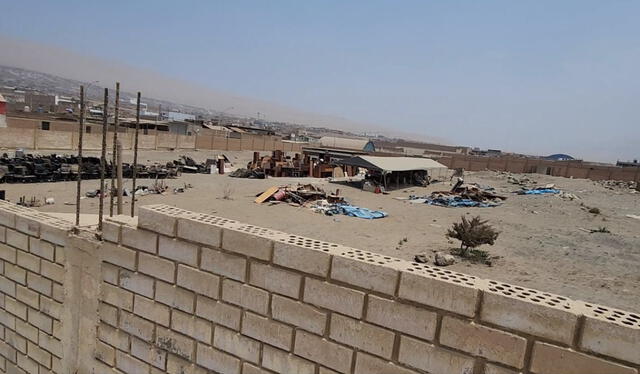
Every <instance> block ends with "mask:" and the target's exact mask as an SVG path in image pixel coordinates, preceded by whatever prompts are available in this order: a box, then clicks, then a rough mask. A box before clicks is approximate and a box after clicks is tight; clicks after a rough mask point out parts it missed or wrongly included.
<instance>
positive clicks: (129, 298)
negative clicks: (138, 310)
mask: <svg viewBox="0 0 640 374" xmlns="http://www.w3.org/2000/svg"><path fill="white" fill-rule="evenodd" d="M101 289H102V297H101V298H100V300H102V301H104V302H105V303H108V304H111V305H113V306H117V307H118V308H122V309H124V310H128V311H131V310H133V293H131V292H129V291H125V290H123V289H121V288H119V287H116V286H112V285H110V284H108V283H103V284H102V287H101Z"/></svg>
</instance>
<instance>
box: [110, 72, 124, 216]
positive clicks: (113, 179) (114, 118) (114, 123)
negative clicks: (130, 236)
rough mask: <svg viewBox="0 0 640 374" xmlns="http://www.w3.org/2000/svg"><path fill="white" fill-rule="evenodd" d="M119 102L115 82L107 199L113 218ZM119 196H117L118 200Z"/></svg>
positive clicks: (118, 87)
mask: <svg viewBox="0 0 640 374" xmlns="http://www.w3.org/2000/svg"><path fill="white" fill-rule="evenodd" d="M119 101H120V82H116V105H115V107H114V110H115V112H114V115H113V158H112V161H111V167H112V169H111V194H110V195H111V196H110V197H109V217H113V192H114V191H115V173H114V170H113V168H115V167H116V163H117V162H118V157H119V156H118V155H117V154H116V153H117V152H118V149H117V147H116V143H117V142H118V107H119V104H118V102H119ZM119 198H120V196H119V195H118V199H119ZM118 214H122V212H118Z"/></svg>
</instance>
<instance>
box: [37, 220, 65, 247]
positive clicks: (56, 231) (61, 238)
mask: <svg viewBox="0 0 640 374" xmlns="http://www.w3.org/2000/svg"><path fill="white" fill-rule="evenodd" d="M69 230H71V226H69V227H64V226H62V227H61V226H60V225H56V226H51V225H41V226H40V238H41V239H42V240H46V241H48V242H50V243H53V244H55V245H59V246H62V247H64V246H65V245H67V237H68V235H69Z"/></svg>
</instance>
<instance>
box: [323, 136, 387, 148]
mask: <svg viewBox="0 0 640 374" xmlns="http://www.w3.org/2000/svg"><path fill="white" fill-rule="evenodd" d="M320 144H321V145H322V146H323V147H330V148H341V149H353V150H357V151H363V152H375V151H376V146H375V144H373V142H372V141H371V140H369V139H353V138H338V137H335V136H323V137H322V138H320Z"/></svg>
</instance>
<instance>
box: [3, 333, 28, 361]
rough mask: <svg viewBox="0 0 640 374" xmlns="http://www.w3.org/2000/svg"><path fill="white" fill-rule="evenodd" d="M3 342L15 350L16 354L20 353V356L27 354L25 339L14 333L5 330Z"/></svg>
mask: <svg viewBox="0 0 640 374" xmlns="http://www.w3.org/2000/svg"><path fill="white" fill-rule="evenodd" d="M4 341H5V342H6V343H7V344H9V345H10V346H12V347H13V348H15V349H16V350H17V351H18V352H21V353H22V354H26V353H27V339H25V338H23V337H22V336H20V335H18V334H17V333H16V332H15V331H11V330H7V331H6V332H5V336H4ZM18 356H20V355H18Z"/></svg>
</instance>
